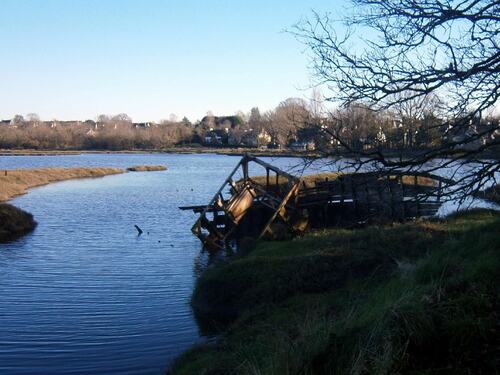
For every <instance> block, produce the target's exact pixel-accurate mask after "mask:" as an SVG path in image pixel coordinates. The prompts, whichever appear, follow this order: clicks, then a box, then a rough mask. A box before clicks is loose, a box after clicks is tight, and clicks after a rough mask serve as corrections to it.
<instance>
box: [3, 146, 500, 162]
mask: <svg viewBox="0 0 500 375" xmlns="http://www.w3.org/2000/svg"><path fill="white" fill-rule="evenodd" d="M429 151H431V150H418V149H414V150H402V151H401V150H384V151H383V152H384V155H385V157H386V158H400V157H402V158H414V157H417V156H419V155H422V153H425V152H429ZM84 154H103V155H105V154H179V155H182V154H186V155H191V154H214V155H228V156H243V155H245V154H251V155H254V156H260V157H276V158H280V157H291V158H305V159H316V158H325V157H326V158H329V157H334V158H356V157H360V156H362V155H359V154H353V153H349V152H339V153H335V154H332V155H327V156H325V155H324V154H322V153H321V152H319V151H295V150H289V149H282V150H277V149H266V150H263V149H256V148H230V147H221V148H212V147H170V148H164V149H151V150H145V149H144V150H142V149H141V150H34V149H0V156H64V155H84ZM483 158H484V159H491V160H500V154H498V153H495V152H489V153H485V154H484V155H483Z"/></svg>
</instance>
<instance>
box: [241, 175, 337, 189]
mask: <svg viewBox="0 0 500 375" xmlns="http://www.w3.org/2000/svg"><path fill="white" fill-rule="evenodd" d="M340 175H341V173H338V172H325V173H317V174H312V175H306V176H302V177H301V178H300V179H301V181H302V182H303V183H304V185H305V187H307V188H310V187H314V186H315V185H316V183H317V182H321V181H326V180H327V179H328V180H329V181H333V180H335V179H336V178H337V177H338V176H340ZM266 178H267V177H266V176H252V177H251V179H252V181H254V182H256V183H257V184H259V185H262V186H265V185H266ZM287 182H288V179H287V178H286V177H284V176H279V178H278V184H279V185H280V186H282V187H284V186H285V185H286V184H287ZM275 184H276V176H275V175H271V176H269V185H272V186H274V185H275Z"/></svg>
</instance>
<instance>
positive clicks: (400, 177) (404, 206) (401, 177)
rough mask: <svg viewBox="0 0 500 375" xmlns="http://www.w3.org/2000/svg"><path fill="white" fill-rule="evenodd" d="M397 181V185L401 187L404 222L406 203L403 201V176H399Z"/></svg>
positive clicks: (404, 193)
mask: <svg viewBox="0 0 500 375" xmlns="http://www.w3.org/2000/svg"><path fill="white" fill-rule="evenodd" d="M398 180H399V185H400V186H401V195H402V198H401V209H402V211H403V212H402V213H403V220H405V219H406V201H405V195H406V192H405V184H404V183H403V176H402V175H399V176H398Z"/></svg>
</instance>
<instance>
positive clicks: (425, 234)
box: [171, 210, 500, 374]
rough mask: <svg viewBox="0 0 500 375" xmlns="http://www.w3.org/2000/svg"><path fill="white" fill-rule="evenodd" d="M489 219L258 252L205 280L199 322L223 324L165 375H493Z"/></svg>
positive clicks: (328, 234)
mask: <svg viewBox="0 0 500 375" xmlns="http://www.w3.org/2000/svg"><path fill="white" fill-rule="evenodd" d="M499 227H500V214H499V213H498V212H494V211H487V210H481V211H479V210H478V211H471V212H468V213H461V214H457V215H454V216H453V217H450V218H448V219H446V220H443V221H416V222H411V223H406V224H392V225H386V226H372V227H367V228H365V229H356V230H347V229H331V230H325V231H321V232H316V233H312V234H310V235H307V236H305V237H303V238H299V239H294V240H290V241H282V242H258V243H257V246H256V247H255V248H254V249H253V250H251V251H250V252H249V253H248V254H247V255H243V256H236V257H235V258H234V259H233V260H231V261H230V262H229V263H227V264H223V265H219V266H216V267H214V268H211V269H209V270H207V272H206V273H205V274H204V275H203V276H202V277H201V278H200V279H199V281H198V283H197V285H196V288H195V291H194V294H193V298H192V304H193V307H194V308H195V311H196V312H197V313H198V314H203V316H204V317H207V316H211V317H221V316H223V317H224V318H226V319H230V321H231V323H230V324H229V325H227V326H225V328H224V329H223V331H222V334H221V335H220V337H219V339H218V340H217V341H216V342H215V343H212V344H207V345H203V346H198V347H195V348H193V349H191V350H190V351H188V352H186V353H185V354H183V355H182V356H181V357H179V358H178V360H177V361H176V362H175V363H174V364H173V366H172V369H171V373H172V374H394V373H398V374H472V373H474V374H493V373H496V371H497V369H498V368H499V365H500V364H499V363H498V362H499V360H498V358H499V356H498V350H499V348H500V342H499V337H500V336H499V334H498V321H499V318H500V317H499V302H498V295H499V292H500V290H499V283H498V280H499V279H500V238H499V236H498V228H499Z"/></svg>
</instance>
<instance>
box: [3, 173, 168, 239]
mask: <svg viewBox="0 0 500 375" xmlns="http://www.w3.org/2000/svg"><path fill="white" fill-rule="evenodd" d="M130 168H131V169H133V170H134V171H137V172H147V171H163V170H166V169H167V168H166V167H165V166H159V165H156V166H134V167H130ZM123 173H128V170H126V169H121V168H37V169H8V170H0V186H1V187H2V191H0V219H1V220H0V243H4V242H8V241H12V240H15V239H18V238H20V237H22V236H24V235H25V234H28V233H29V232H31V231H33V230H34V229H35V227H36V225H37V223H36V221H35V220H34V218H33V215H32V214H31V213H29V212H26V211H24V210H21V209H20V208H18V207H15V206H13V205H12V204H10V203H6V202H8V201H10V200H11V199H13V198H15V197H18V196H20V195H24V194H27V193H28V191H29V190H30V189H33V188H36V187H40V186H45V185H48V184H51V183H54V182H61V181H67V180H76V179H83V178H99V177H105V176H109V175H115V174H123Z"/></svg>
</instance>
